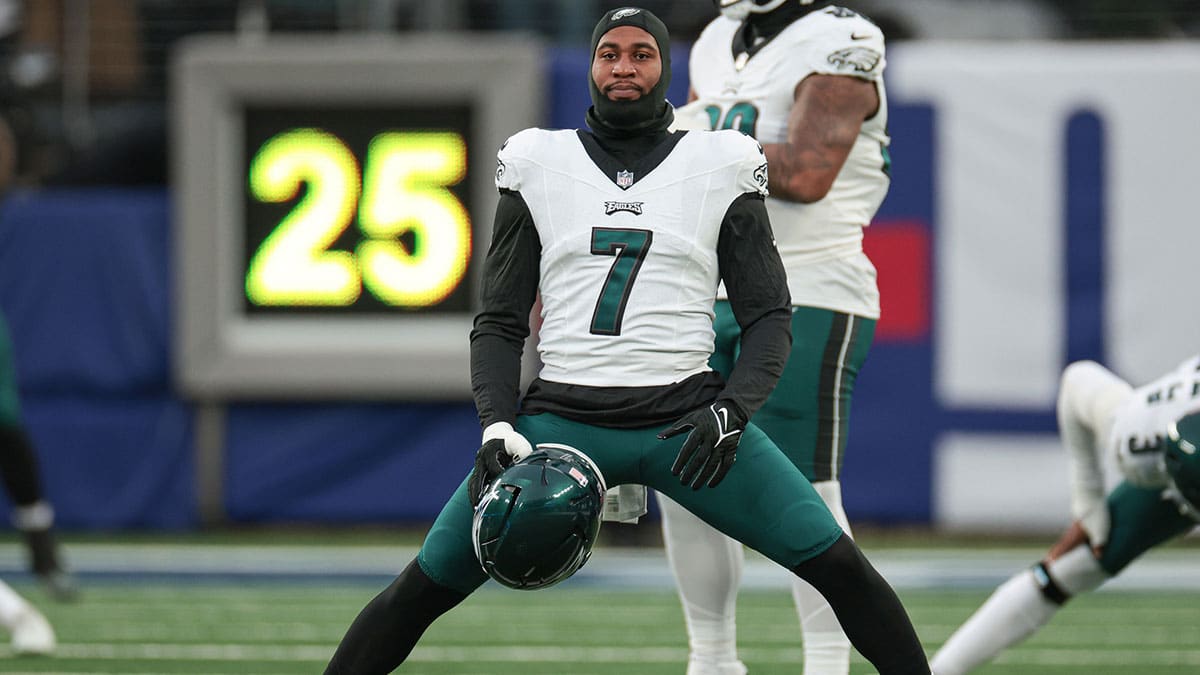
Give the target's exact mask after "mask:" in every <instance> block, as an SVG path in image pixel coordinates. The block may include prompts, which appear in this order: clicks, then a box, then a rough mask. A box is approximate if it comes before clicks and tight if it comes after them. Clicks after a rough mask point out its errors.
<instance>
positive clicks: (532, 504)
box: [471, 443, 606, 590]
mask: <svg viewBox="0 0 1200 675" xmlns="http://www.w3.org/2000/svg"><path fill="white" fill-rule="evenodd" d="M605 490H606V488H605V485H604V477H603V476H602V475H601V474H600V470H599V469H598V468H597V467H596V465H595V464H593V463H592V461H591V460H590V459H589V458H588V457H587V455H584V454H583V453H582V452H580V451H578V450H576V449H575V448H571V447H568V446H565V445H558V444H553V443H543V444H540V445H538V446H537V448H535V449H534V451H533V452H532V453H531V454H530V455H529V456H528V457H526V458H524V459H522V460H521V461H519V462H517V463H516V464H513V465H512V466H510V467H508V468H507V469H505V470H504V471H503V472H501V474H500V475H499V476H497V477H496V480H494V481H492V484H491V485H489V486H488V487H487V489H486V490H485V491H484V493H483V498H482V499H481V500H480V501H479V506H477V507H475V518H474V521H473V526H472V533H471V534H472V539H473V540H474V543H475V557H476V558H478V559H479V564H480V565H482V566H483V570H484V571H485V572H487V574H488V576H490V577H491V578H493V579H495V580H496V581H498V582H500V583H501V584H503V585H505V586H508V587H509V588H516V589H520V590H535V589H539V588H546V587H547V586H553V585H554V584H557V583H558V582H560V581H562V580H564V579H566V578H567V577H569V576H571V575H572V574H574V573H575V571H576V570H578V569H579V568H580V567H583V564H584V563H585V562H587V560H588V557H589V556H591V554H592V544H594V543H595V542H596V535H597V534H598V533H599V531H600V516H601V515H602V514H603V513H604V494H605Z"/></svg>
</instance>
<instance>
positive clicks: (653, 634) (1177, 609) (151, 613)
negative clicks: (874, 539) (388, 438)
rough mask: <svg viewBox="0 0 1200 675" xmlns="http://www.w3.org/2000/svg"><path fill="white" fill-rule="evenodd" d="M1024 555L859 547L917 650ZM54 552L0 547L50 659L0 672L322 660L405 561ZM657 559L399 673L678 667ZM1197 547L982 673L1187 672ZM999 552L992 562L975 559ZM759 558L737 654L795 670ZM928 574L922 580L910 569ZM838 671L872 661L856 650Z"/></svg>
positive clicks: (751, 570) (401, 556)
mask: <svg viewBox="0 0 1200 675" xmlns="http://www.w3.org/2000/svg"><path fill="white" fill-rule="evenodd" d="M241 543H244V541H243V542H241ZM1033 550H1034V549H1030V548H1024V547H1021V548H1017V549H1008V550H1007V551H1006V550H1004V549H995V550H986V549H985V550H982V551H980V550H972V549H963V551H962V552H961V553H960V552H959V550H958V549H937V550H931V551H919V552H918V553H913V552H911V551H909V550H907V549H905V550H900V551H887V550H883V551H876V555H874V556H873V558H876V559H878V560H879V561H880V562H879V563H877V564H879V566H880V569H881V571H883V572H884V573H885V575H886V576H889V578H890V579H896V580H898V581H894V582H893V583H896V585H897V588H898V590H899V593H900V595H901V597H902V599H903V600H904V602H905V605H906V606H907V607H908V610H909V612H910V614H911V615H912V617H913V620H914V623H915V624H916V626H917V630H918V632H919V633H920V635H921V637H922V639H923V641H924V643H925V646H926V648H927V650H928V651H929V652H930V653H932V652H933V651H934V650H935V649H936V648H937V647H938V646H939V645H940V644H941V643H942V641H944V640H945V639H946V638H947V637H948V636H949V635H950V633H951V632H952V631H953V630H954V628H955V627H956V626H958V625H959V624H960V623H961V622H962V621H963V620H964V619H965V618H966V617H967V616H968V615H969V614H970V613H971V612H972V611H973V610H974V609H975V608H976V607H977V606H978V605H979V604H980V603H981V602H982V601H983V599H984V598H985V597H986V596H987V594H988V592H989V591H990V588H991V587H992V586H993V585H994V578H995V577H996V575H997V574H999V573H1002V570H1005V569H1008V568H1011V567H1014V566H1015V565H1016V563H1015V562H1013V561H1022V560H1025V559H1026V558H1030V556H1031V553H1032V551H1033ZM69 551H70V553H72V554H73V555H72V558H73V559H74V560H75V561H76V565H75V567H76V569H78V570H80V571H81V572H82V576H83V581H84V588H83V590H84V593H83V597H82V599H81V601H80V602H78V603H74V604H55V603H53V602H51V601H50V600H49V599H48V598H47V597H46V596H45V595H44V594H43V592H42V590H41V589H40V588H39V587H37V586H36V585H33V584H32V582H31V580H30V578H29V577H28V575H24V574H23V573H21V572H20V571H19V569H20V567H21V555H20V551H19V549H18V547H16V546H15V545H13V544H0V576H4V577H5V578H8V579H9V580H10V582H11V583H12V584H13V586H14V587H15V588H17V589H18V590H19V591H20V592H22V593H23V594H25V595H26V597H28V598H29V599H30V600H32V601H33V602H34V603H35V604H37V605H38V606H39V607H40V608H41V609H43V610H44V611H45V613H46V614H47V616H48V617H49V618H50V620H51V622H52V623H53V624H54V627H55V629H56V631H57V633H58V636H59V642H60V646H59V649H58V652H57V654H56V655H55V656H54V657H50V658H32V657H29V658H15V657H12V656H11V654H10V653H9V652H8V650H7V647H6V646H0V673H57V674H59V675H72V674H74V673H89V674H97V673H113V674H118V673H119V674H133V673H164V674H165V673H205V674H208V675H216V674H218V673H220V674H231V675H232V674H238V675H245V674H255V675H283V674H285V673H319V672H321V670H322V669H323V667H324V664H325V663H326V661H327V660H328V658H329V656H330V655H331V654H332V652H333V649H334V648H335V646H336V644H337V642H338V640H339V639H340V637H341V636H342V634H343V633H344V631H345V630H346V628H347V626H348V625H349V624H350V622H351V621H352V620H353V618H354V616H355V614H356V613H357V612H358V610H359V609H360V608H361V607H362V606H363V604H364V603H366V602H367V600H369V599H370V598H371V597H372V596H373V595H374V594H375V593H376V592H377V591H378V590H380V589H381V588H382V587H383V586H384V585H385V584H386V583H387V581H388V580H389V578H390V573H389V572H387V571H386V570H390V569H392V568H393V567H394V566H396V565H399V566H402V565H403V563H404V562H406V561H407V559H408V558H409V557H410V556H411V549H405V548H403V547H399V548H397V547H389V546H354V545H349V546H347V545H339V546H315V545H313V544H312V543H311V542H301V543H295V542H289V543H286V544H284V545H267V546H263V545H256V546H242V545H241V544H239V543H234V544H229V543H227V542H221V543H219V544H217V545H195V544H194V543H184V544H179V543H168V544H154V543H151V544H146V543H144V542H143V543H125V544H122V543H109V544H99V543H92V544H76V545H75V546H73V547H71V548H70V549H69ZM947 551H948V552H947ZM868 553H871V551H870V550H869V551H868ZM659 555H661V552H660V551H655V550H653V549H652V550H650V551H644V550H641V549H635V550H633V552H632V553H621V552H619V551H606V550H600V551H598V552H597V556H596V558H594V562H592V563H589V564H588V566H587V567H586V568H585V569H584V570H582V571H581V572H580V576H581V577H584V576H585V572H587V573H589V574H590V578H585V579H582V580H580V579H573V580H571V581H569V582H568V583H567V584H564V585H563V586H560V587H557V588H553V589H548V590H544V591H537V592H518V591H510V590H506V589H502V588H499V587H497V586H495V585H488V586H485V587H484V589H482V590H481V591H480V592H478V593H476V594H475V595H474V596H472V597H471V598H469V599H468V600H467V601H466V602H465V603H464V604H463V605H462V606H460V607H459V608H458V609H456V610H455V611H453V612H451V613H450V614H448V615H447V616H445V617H443V618H442V619H441V620H439V622H437V623H436V624H434V626H433V627H432V628H431V629H430V631H429V632H428V633H427V634H426V637H425V639H424V640H423V641H422V642H421V644H420V645H419V646H418V647H417V649H416V651H415V652H414V653H413V655H412V658H411V659H410V661H409V663H407V664H406V665H405V666H404V667H403V668H402V669H401V670H400V671H399V672H405V673H429V674H451V673H453V674H455V675H467V674H471V675H509V674H513V675H515V674H518V673H520V674H522V675H542V674H545V675H549V674H551V673H553V674H556V675H564V674H568V675H589V674H596V675H599V674H601V673H604V674H609V673H614V672H617V673H633V674H637V675H641V674H646V675H655V674H659V673H662V674H666V673H672V674H675V675H681V674H682V673H683V671H684V665H683V664H684V662H685V659H686V650H685V648H684V640H685V638H684V628H683V618H682V613H681V611H680V608H679V604H678V600H677V599H676V596H675V594H674V591H673V590H672V588H671V586H670V585H669V582H668V583H664V582H663V579H664V578H666V579H669V577H663V576H661V575H662V574H665V570H664V563H662V562H661V560H660V559H659V557H658V556H659ZM972 555H974V556H975V557H972ZM1195 555H1196V552H1195V551H1194V549H1192V548H1187V549H1182V550H1175V551H1171V552H1164V555H1163V556H1158V558H1157V562H1156V561H1154V560H1152V561H1150V562H1148V563H1147V564H1146V565H1145V566H1143V567H1144V571H1143V575H1142V577H1141V578H1142V579H1143V580H1145V579H1149V580H1150V581H1151V582H1155V580H1157V579H1158V577H1162V582H1163V583H1161V584H1159V583H1151V584H1149V588H1147V589H1138V588H1134V589H1132V590H1131V589H1128V588H1126V589H1122V590H1113V591H1105V592H1100V593H1096V594H1093V595H1091V596H1087V597H1083V598H1079V599H1076V600H1074V601H1072V604H1071V605H1070V606H1069V607H1068V608H1067V610H1065V611H1063V612H1062V613H1061V614H1060V615H1059V616H1058V617H1056V618H1055V620H1054V621H1053V622H1052V623H1051V624H1050V626H1048V627H1047V628H1046V629H1045V630H1044V631H1042V632H1041V633H1040V634H1039V635H1037V636H1036V637H1035V638H1033V639H1032V640H1031V641H1029V642H1028V643H1026V644H1025V645H1022V646H1021V647H1019V648H1017V649H1014V650H1011V651H1009V652H1007V653H1005V654H1004V655H1002V656H1001V658H1000V659H999V660H998V662H997V663H995V664H993V665H991V666H989V667H987V668H984V669H982V670H981V671H979V672H981V673H984V674H985V675H986V674H988V673H990V674H993V675H1002V674H1013V675H1015V674H1017V673H1020V674H1021V675H1029V674H1037V673H1080V674H1082V673H1088V674H1099V675H1105V674H1109V675H1118V674H1120V675H1128V674H1129V673H1138V674H1139V675H1141V674H1152V673H1179V674H1182V673H1196V672H1200V584H1197V583H1196V582H1195V580H1194V577H1188V576H1187V575H1189V574H1190V572H1188V570H1189V569H1190V567H1191V566H1192V565H1191V561H1192V560H1194V559H1195ZM623 556H624V557H623ZM918 556H919V557H918ZM997 557H1001V558H1002V560H1001V562H1000V563H999V564H997V565H995V566H994V568H991V569H983V568H982V565H983V564H984V563H983V561H987V560H994V559H996V558H997ZM600 561H604V562H600ZM930 561H932V562H930ZM763 562H765V561H755V560H754V559H753V558H751V559H749V560H748V565H747V572H748V584H747V587H746V588H745V590H743V592H742V594H741V596H740V600H739V613H738V629H739V643H740V647H741V653H742V656H743V658H744V660H745V661H746V663H747V665H748V666H749V667H750V672H751V673H752V674H754V675H763V674H767V673H798V672H799V665H798V664H799V663H800V661H801V651H800V647H799V644H798V635H799V628H798V622H797V619H796V616H795V614H794V611H793V609H792V605H791V598H790V594H789V593H788V591H787V589H786V587H785V586H780V585H779V584H778V583H777V582H776V577H773V576H770V575H769V574H767V575H765V576H764V574H763V573H762V570H763V569H764V565H763ZM931 565H932V566H934V567H930V566H931ZM1156 565H1157V566H1156ZM1017 568H1019V566H1017ZM956 569H959V570H963V569H965V570H971V574H977V575H980V576H969V575H968V576H963V575H962V574H960V573H957V572H955V570H956ZM341 570H348V571H349V572H350V574H348V575H347V574H343V573H342V571H341ZM381 570H382V572H381ZM614 570H615V571H616V572H614ZM906 570H907V571H906ZM1171 570H1176V571H1177V574H1178V575H1183V576H1177V577H1175V579H1183V578H1185V577H1186V578H1188V579H1191V580H1190V581H1187V582H1186V583H1183V584H1182V588H1184V590H1181V591H1169V590H1165V589H1166V588H1168V587H1170V586H1171V584H1172V577H1171V575H1172V574H1176V572H1171ZM929 573H932V575H933V577H932V578H933V579H934V582H933V583H930V582H929V581H928V579H929V578H930V577H928V576H921V575H928V574H929ZM612 574H625V575H626V576H625V577H624V578H625V579H626V581H621V578H622V577H620V576H610V575H612ZM956 574H957V576H956ZM940 575H945V576H940ZM943 579H944V581H945V583H942V580H943ZM963 579H968V582H966V583H964V582H963V581H962V580H963ZM1139 583H1140V582H1139ZM1175 585H1176V586H1177V587H1179V586H1180V584H1179V583H1176V584H1175ZM1154 586H1157V588H1153V587H1154ZM852 672H853V673H855V674H859V673H871V672H873V670H872V669H871V668H870V666H869V665H867V664H866V662H865V661H863V660H862V659H861V658H858V657H857V655H856V656H855V659H854V661H853V667H852Z"/></svg>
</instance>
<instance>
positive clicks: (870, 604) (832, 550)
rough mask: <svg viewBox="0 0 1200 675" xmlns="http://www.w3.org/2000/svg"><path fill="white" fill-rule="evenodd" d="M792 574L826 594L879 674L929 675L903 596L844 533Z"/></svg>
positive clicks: (854, 640) (858, 647) (839, 619)
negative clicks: (897, 593)
mask: <svg viewBox="0 0 1200 675" xmlns="http://www.w3.org/2000/svg"><path fill="white" fill-rule="evenodd" d="M792 571H793V572H795V573H796V576H798V577H800V578H801V579H804V580H805V581H807V582H808V583H810V584H812V586H813V588H815V589H817V591H818V592H819V593H820V594H821V595H823V596H825V600H826V601H828V602H829V605H830V606H831V607H833V613H834V614H836V615H837V618H838V621H839V622H841V624H842V630H844V631H845V632H846V637H848V638H850V643H851V644H853V645H854V648H855V649H857V650H858V651H859V653H860V654H862V655H863V656H864V657H866V659H867V660H868V661H870V662H871V665H873V666H875V669H876V670H878V671H879V673H880V675H910V674H912V675H917V674H920V675H928V673H929V662H928V661H927V660H926V658H925V650H924V649H923V648H922V647H921V641H920V640H919V639H918V638H917V632H916V630H914V629H913V625H912V622H911V621H910V620H909V618H908V613H907V612H905V611H904V606H903V605H901V604H900V598H898V597H896V592H895V591H893V590H892V587H891V586H889V585H888V582H887V581H885V580H884V578H883V577H881V576H880V575H879V572H877V571H875V568H874V567H872V566H871V563H870V562H868V561H867V559H866V558H865V557H863V554H862V552H861V551H860V550H859V549H858V546H857V545H856V544H855V543H854V540H852V539H851V538H850V537H848V536H846V535H844V534H843V535H842V537H841V538H840V539H838V540H837V541H836V542H834V544H833V546H830V547H829V549H828V550H827V551H825V552H824V553H822V554H821V555H819V556H817V557H815V558H813V559H811V560H806V561H804V562H802V563H800V564H799V565H797V566H796V568H795V569H794V570H792Z"/></svg>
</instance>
